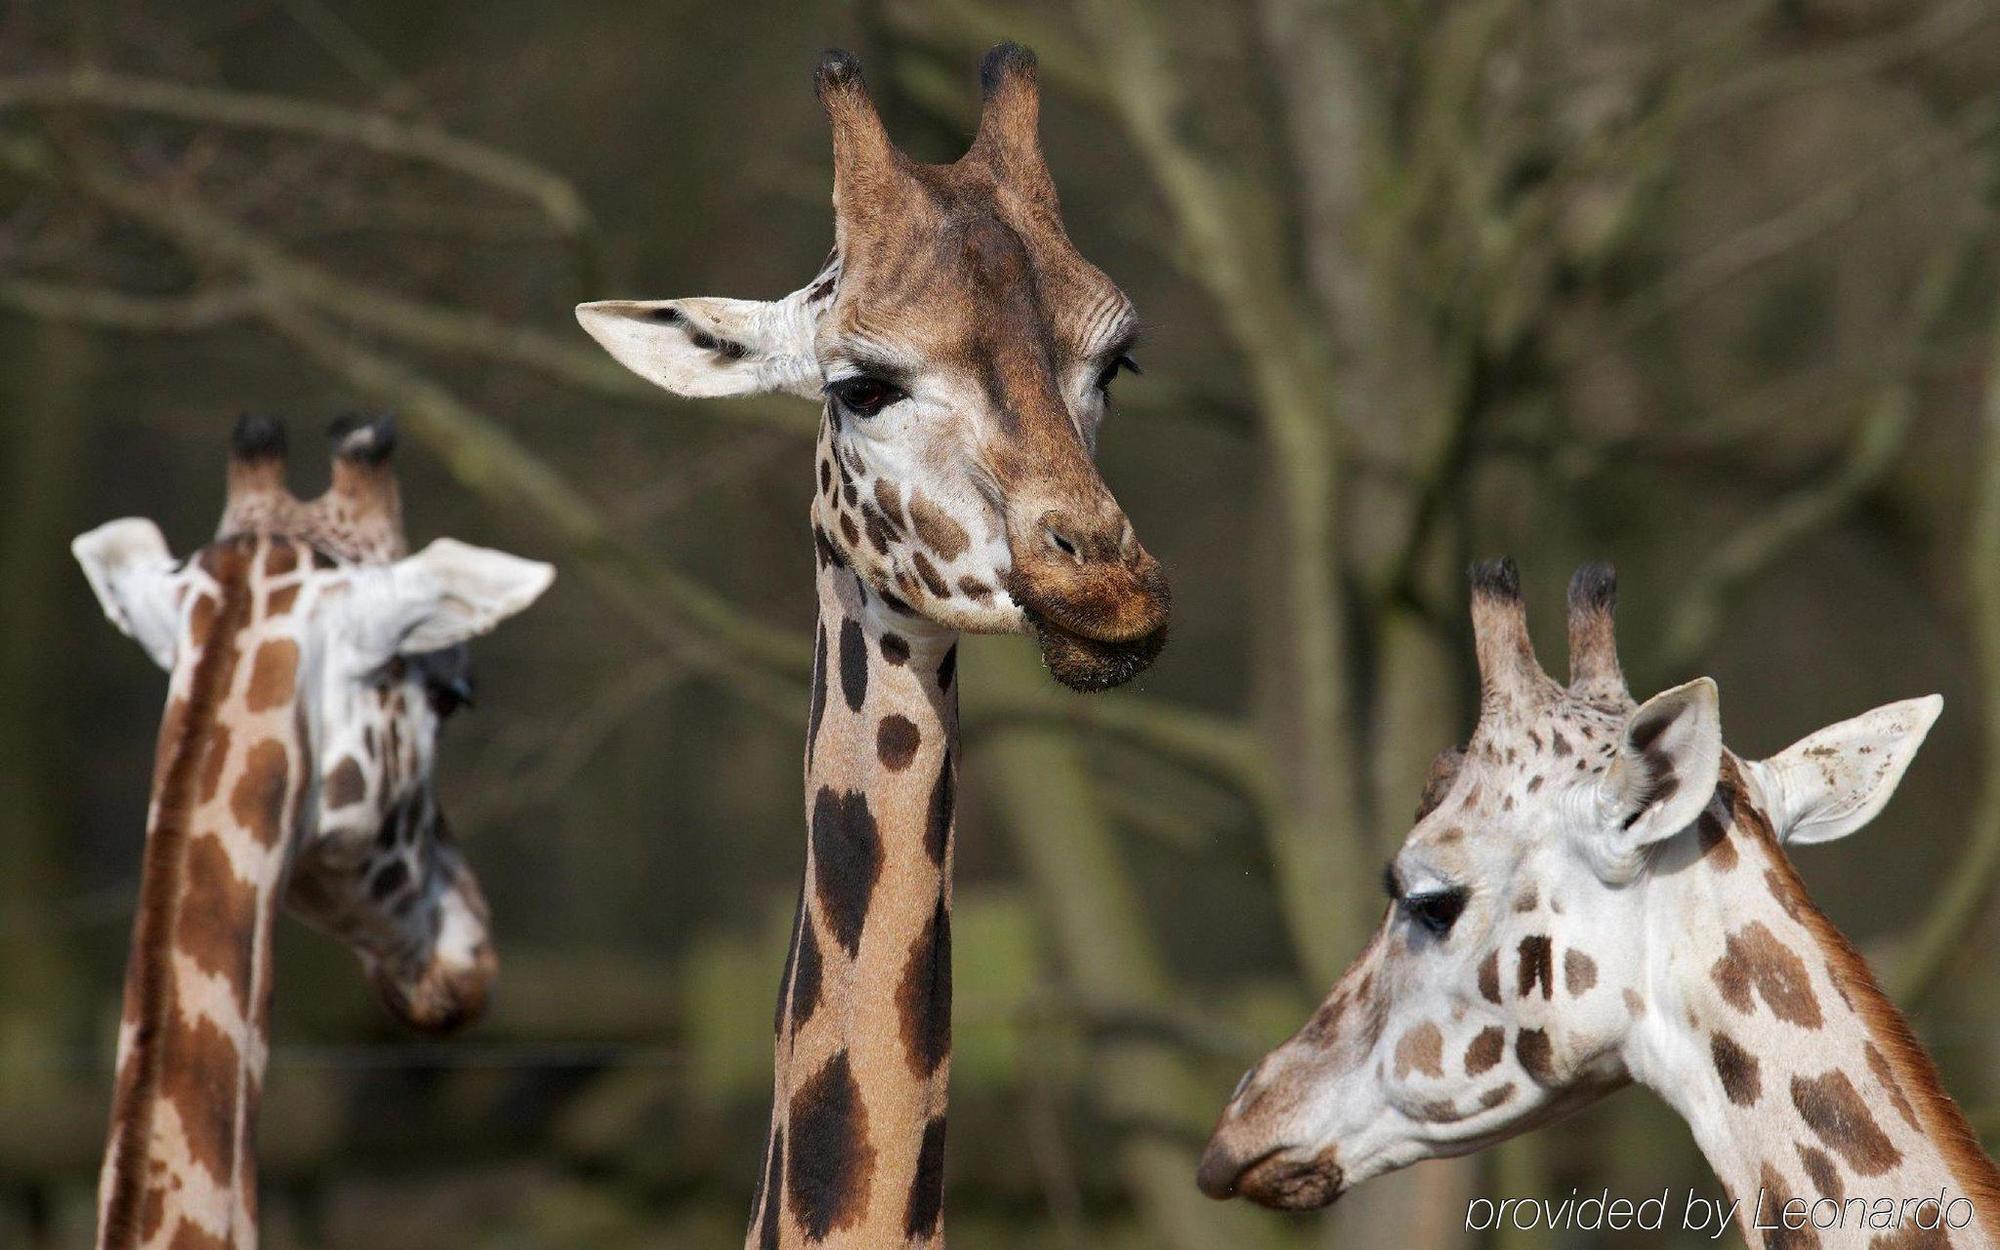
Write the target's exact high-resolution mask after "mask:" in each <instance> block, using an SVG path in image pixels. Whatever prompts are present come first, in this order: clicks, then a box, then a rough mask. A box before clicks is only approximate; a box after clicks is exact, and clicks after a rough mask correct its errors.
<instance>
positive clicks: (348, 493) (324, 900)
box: [75, 416, 554, 1032]
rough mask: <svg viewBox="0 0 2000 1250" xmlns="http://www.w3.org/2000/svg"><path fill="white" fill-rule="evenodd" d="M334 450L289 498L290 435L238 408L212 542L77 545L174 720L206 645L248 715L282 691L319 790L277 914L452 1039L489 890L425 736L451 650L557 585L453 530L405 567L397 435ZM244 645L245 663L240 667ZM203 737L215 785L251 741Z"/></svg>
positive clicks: (449, 680) (436, 713) (436, 724)
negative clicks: (452, 826)
mask: <svg viewBox="0 0 2000 1250" xmlns="http://www.w3.org/2000/svg"><path fill="white" fill-rule="evenodd" d="M332 438H333V474H332V483H331V485H330V486H329V487H328V489H327V491H326V492H325V493H324V494H323V495H321V496H319V497H318V498H316V499H313V500H311V501H301V500H299V499H296V498H294V497H293V496H292V494H291V492H290V491H289V490H288V489H287V488H286V486H285V435H284V428H283V427H282V426H281V425H280V424H278V423H277V422H276V421H274V420H271V419H269V418H262V417H247V416H246V417H245V418H243V419H242V420H240V421H239V422H238V423H237V426H236V430H235V433H234V435H233V438H232V445H231V455H230V464H229V495H228V503H227V505H226V506H225V508H224V511H223V516H222V521H221V523H220V525H219V526H218V527H217V532H216V539H215V541H214V542H213V543H211V544H210V545H209V546H207V547H204V548H202V549H201V550H200V551H197V552H195V553H194V554H193V555H191V556H189V557H188V558H186V559H185V560H176V559H174V557H173V556H172V555H171V554H170V552H169V551H168V548H167V544H166V540H165V539H164V537H162V535H161V534H160V531H159V529H158V527H157V526H155V525H154V524H153V523H152V522H151V521H146V520H141V519H137V518H130V519H126V520H123V521H113V522H111V523H109V524H107V525H104V526H101V527H99V528H98V529H96V530H93V531H91V532H90V533H89V534H86V535H84V536H83V537H81V538H79V539H78V540H77V542H76V544H75V549H76V553H77V556H78V559H79V560H80V561H81V562H82V564H83V566H84V571H85V573H86V575H87V576H88V577H89V579H90V583H91V586H92V588H93V589H94V590H95V591H96V592H97V595H98V598H99V600H100V601H101V602H102V604H103V606H104V609H105V612H106V614H107V615H108V616H109V617H110V618H111V620H112V622H113V623H114V624H116V625H117V626H118V627H119V628H120V629H122V630H124V631H125V632H126V633H127V634H130V635H131V636H132V637H133V638H135V639H136V640H137V641H138V642H139V643H140V644H141V645H142V646H143V647H145V649H146V650H147V652H148V653H149V654H150V655H151V656H152V657H153V659H154V660H155V661H156V662H158V663H159V664H160V666H161V667H162V668H164V669H166V670H167V671H168V672H169V673H170V674H171V675H172V679H173V686H174V690H175V694H174V695H173V696H171V697H170V702H169V715H168V718H167V725H168V726H169V728H171V727H172V726H173V725H174V723H175V719H176V718H175V714H174V708H175V707H177V706H179V705H180V702H181V695H180V688H181V686H182V685H183V684H184V682H185V679H186V674H187V673H188V672H189V671H191V670H192V668H193V666H194V664H195V662H196V661H197V659H198V658H199V655H200V653H201V652H203V651H204V650H212V649H214V648H218V647H221V648H230V649H231V652H230V657H229V658H228V662H229V663H231V664H233V665H234V666H235V667H234V670H233V671H234V673H235V676H234V678H233V679H232V680H233V681H234V682H241V683H245V684H244V685H243V687H242V689H243V692H244V698H245V699H246V701H247V702H248V703H249V704H251V705H255V704H257V703H259V702H260V701H269V700H276V699H278V698H280V691H279V683H278V682H277V680H276V678H277V676H283V677H284V678H285V681H284V682H283V683H282V684H283V687H284V692H283V695H282V697H283V698H285V699H289V700H291V701H293V702H294V703H295V708H294V715H295V717H296V719H297V722H298V724H299V726H300V729H301V730H302V732H301V733H300V735H299V738H300V740H301V742H302V743H303V744H304V747H305V750H306V753H307V755H308V758H307V759H306V760H304V761H302V764H303V766H304V767H305V768H306V769H307V773H308V777H309V779H310V780H311V781H312V782H313V784H311V785H309V786H307V787H305V788H304V789H302V790H301V791H300V793H301V794H302V795H304V796H306V801H305V802H304V803H303V805H302V807H301V810H299V811H298V812H297V813H295V814H294V824H295V830H294V834H293V838H294V842H293V845H294V850H293V855H294V858H293V861H292V868H291V873H290V876H289V878H288V884H287V892H286V903H287V905H288V906H289V907H290V908H291V910H292V911H293V912H294V913H295V914H297V915H299V916H300V917H301V918H303V919H305V920H306V921H307V922H309V923H311V924H313V925H315V926H316V927H319V928H321V929H324V930H326V931H328V932H330V933H332V934H334V935H335V936H337V937H339V938H341V939H343V940H344V941H346V942H348V943H349V944H350V945H352V946H353V947H354V949H355V951H356V953H357V954H358V955H359V956H360V958H361V961H362V964H363V967H364V968H365V969H366V971H367V973H368V975H369V977H370V979H371V981H372V982H373V983H374V985H375V987H376V989H377V991H378V992H379V993H380V994H381V996H382V998H383V1000H384V1002H385V1003H386V1004H387V1005H388V1007H389V1008H390V1010H391V1011H392V1012H393V1013H394V1014H395V1015H396V1016H398V1017H399V1018H400V1019H402V1020H403V1021H404V1022H406V1023H408V1024H410V1025H411V1026H413V1027H416V1028H419V1029H423V1030H425V1031H429V1032H443V1031H449V1030H450V1029H453V1028H455V1027H457V1026H459V1025H461V1024H464V1023H466V1022H467V1021H469V1020H471V1019H473V1018H475V1017H476V1016H477V1015H478V1014H479V1013H480V1011H481V1010H482V1008H483V1007H484V1005H485V1002H486V999H487V995H488V992H489V989H490V986H491V983H492V980H493V977H494V975H495V973H496V971H497V968H498V964H497V960H496V958H495V956H494V953H493V948H492V944H491V942H490V940H489V937H488V933H487V909H486V902H485V899H484V898H483V897H482V896H481V894H480V891H479V885H478V882H477V880H476V879H475V878H474V877H473V875H472V870H471V868H470V867H469V866H467V864H466V862H465V860H464V858H463V857H462V856H461V855H460V853H459V851H458V848H457V847H456V845H455V844H454V843H453V841H452V839H451V836H450V833H449V831H448V829H447V827H446V825H445V821H444V817H443V814H442V812H441V811H440V809H439V806H438V802H437V794H436V787H435V784H434V782H433V766H434V764H435V759H436V750H437V741H438V737H439V733H440V730H441V727H442V725H443V722H444V720H445V719H446V717H448V716H449V715H450V714H451V713H452V712H453V711H454V710H455V709H456V708H458V707H460V706H462V705H463V704H465V703H466V702H468V701H469V699H470V696H471V690H470V684H469V682H470V670H469V668H468V662H467V653H466V647H465V644H466V641H467V640H468V639H469V638H471V637H473V636H474V635H477V634H482V633H485V632H486V631H487V630H489V629H491V628H492V627H493V626H495V625H497V624H498V623H499V622H500V621H502V620H504V619H506V618H507V617H509V616H511V615H513V614H514V613H516V612H518V611H520V610H522V609H523V608H526V607H527V606H528V605H529V604H530V603H532V602H534V600H535V599H536V598H537V597H538V596H539V595H540V594H541V592H542V591H543V590H544V589H545V588H546V587H547V586H548V584H549V581H550V580H551V578H552V577H553V575H554V574H553V570H551V569H550V568H549V566H547V565H545V564H540V563H536V562H534V561H529V560H521V559H517V558H516V557H513V556H509V555H505V554H503V553H501V552H497V551H489V550H485V549H482V548H477V547H470V546H467V545H465V544H463V543H458V542H454V541H453V540H450V539H439V540H438V541H437V542H434V543H432V544H431V545H430V546H429V547H427V548H426V549H425V550H424V551H422V552H419V553H418V554H416V555H414V556H412V555H408V554H406V553H407V547H406V544H405V542H404V538H403V529H402V506H401V499H400V495H399V492H398V488H397V484H396V480H395V477H394V474H393V473H392V472H391V470H390V467H389V456H390V453H391V451H392V450H393V448H394V442H395V429H394V425H393V423H392V422H391V421H390V420H389V418H386V417H384V418H381V419H379V420H376V421H362V420H358V419H353V418H344V419H342V420H340V421H337V422H336V423H335V424H334V426H333V430H332ZM246 560H248V561H249V563H250V564H251V565H254V567H245V562H246ZM225 601H235V602H239V603H240V604H241V607H240V610H237V609H232V611H233V612H234V614H235V615H234V619H236V620H237V624H238V631H237V633H238V636H237V637H225V636H223V631H222V630H221V629H220V628H219V627H218V626H217V624H216V622H217V619H218V617H219V616H221V615H226V614H225V613H224V604H225ZM252 638H256V639H259V640H260V641H257V642H256V643H255V654H254V656H244V655H238V654H237V653H238V652H240V651H241V650H242V649H243V648H245V647H248V646H250V645H252V644H251V641H250V640H251V639H252ZM239 659H240V660H241V661H243V662H241V663H237V660H239ZM280 669H282V670H283V672H282V674H280V673H279V672H278V670H280ZM265 682H268V683H269V684H260V683H265ZM210 732H212V733H213V734H214V735H215V737H214V742H213V744H212V745H210V746H209V747H208V748H207V750H208V751H209V752H210V758H211V760H212V761H213V767H214V769H215V770H216V772H217V774H218V775H219V774H220V771H221V770H222V769H223V768H224V767H225V766H227V765H229V764H230V762H231V761H232V760H236V759H237V757H238V756H241V755H242V754H243V751H244V749H245V748H246V744H245V743H243V742H240V741H239V742H232V738H231V734H230V730H229V726H227V725H221V726H216V727H212V728H211V730H210ZM240 736H241V735H238V737H240ZM164 741H165V739H164V738H163V742H164ZM232 752H234V754H232ZM241 762H242V763H244V764H245V765H247V764H249V763H254V761H248V760H245V761H241Z"/></svg>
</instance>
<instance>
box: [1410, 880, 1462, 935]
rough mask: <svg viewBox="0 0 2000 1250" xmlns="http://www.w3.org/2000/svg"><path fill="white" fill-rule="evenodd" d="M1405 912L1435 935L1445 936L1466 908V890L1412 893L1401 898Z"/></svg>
mask: <svg viewBox="0 0 2000 1250" xmlns="http://www.w3.org/2000/svg"><path fill="white" fill-rule="evenodd" d="M1399 903H1400V905H1401V907H1402V909H1403V914H1404V915H1406V916H1408V917H1409V918H1410V919H1411V920H1413V921H1415V922H1416V923H1417V924H1418V925H1421V926H1422V927H1423V928H1424V929H1425V931H1427V932H1428V933H1430V934H1431V936H1433V937H1440V938H1441V937H1445V936H1446V935H1448V934H1449V933H1450V932H1451V927H1452V925H1454V924H1456V923H1457V922H1458V915H1459V913H1460V912H1462V911H1464V910H1465V890H1464V889H1462V888H1460V889H1450V890H1434V891H1431V892H1430V893H1426V894H1412V895H1409V896H1408V897H1406V898H1403V899H1401V900H1399Z"/></svg>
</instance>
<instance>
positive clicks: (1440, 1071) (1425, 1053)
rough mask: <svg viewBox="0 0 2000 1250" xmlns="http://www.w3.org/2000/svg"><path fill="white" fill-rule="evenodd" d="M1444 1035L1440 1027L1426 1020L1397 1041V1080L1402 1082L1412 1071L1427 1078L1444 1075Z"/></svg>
mask: <svg viewBox="0 0 2000 1250" xmlns="http://www.w3.org/2000/svg"><path fill="white" fill-rule="evenodd" d="M1443 1057H1444V1035H1443V1034H1442V1033H1439V1032H1438V1026H1437V1025H1435V1024H1432V1023H1431V1022H1430V1021H1428V1020H1426V1021H1424V1022H1423V1023H1422V1024H1419V1025H1417V1026H1416V1027H1415V1028H1413V1029H1411V1030H1409V1031H1408V1032H1406V1033H1404V1034H1403V1036H1402V1037H1400V1038H1398V1039H1396V1079H1397V1080H1399V1081H1400V1080H1402V1079H1404V1078H1405V1077H1407V1076H1409V1075H1410V1073H1411V1071H1412V1070H1414V1071H1417V1072H1421V1073H1423V1074H1424V1075H1425V1076H1442V1075H1444V1065H1443Z"/></svg>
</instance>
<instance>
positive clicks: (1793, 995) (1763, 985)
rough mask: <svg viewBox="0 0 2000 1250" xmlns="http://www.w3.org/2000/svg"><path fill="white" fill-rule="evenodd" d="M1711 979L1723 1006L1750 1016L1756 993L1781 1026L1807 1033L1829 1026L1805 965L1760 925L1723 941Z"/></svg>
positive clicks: (1750, 926)
mask: <svg viewBox="0 0 2000 1250" xmlns="http://www.w3.org/2000/svg"><path fill="white" fill-rule="evenodd" d="M1709 976H1710V977H1711V978H1713V979H1714V981H1715V984H1716V987H1717V988H1718V989H1720V990H1721V991H1722V997H1723V1001H1725V1002H1727V1003H1728V1004H1729V1005H1730V1006H1731V1007H1734V1008H1735V1009H1736V1010H1738V1011H1740V1012H1743V1013H1745V1014H1746V1015H1747V1014H1749V1013H1751V1012H1753V1011H1754V1010H1755V1009H1756V1007H1755V1003H1754V1002H1753V1001H1752V994H1753V992H1754V993H1755V995H1756V996H1758V997H1761V998H1762V999H1763V1000H1764V1005H1765V1006H1767V1007H1769V1008H1770V1009H1771V1014H1772V1015H1774V1016H1776V1017H1777V1018H1778V1019H1780V1020H1784V1021H1787V1022H1789V1023H1791V1024H1796V1025H1798V1026H1799V1027H1800V1028H1805V1029H1817V1028H1819V1027H1820V1026H1821V1025H1822V1024H1824V1023H1825V1019H1824V1017H1823V1016H1822V1015H1821V1014H1820V1009H1819V999H1818V998H1817V997H1816V996H1815V995H1814V994H1813V990H1812V978H1811V977H1810V976H1809V975H1808V974H1807V972H1806V965H1805V961H1804V960H1802V959H1800V958H1799V957H1798V955H1797V953H1795V952H1794V951H1793V950H1792V948H1791V947H1789V946H1786V945H1785V944H1784V943H1783V942H1781V941H1779V940H1778V938H1777V935H1775V934H1773V933H1772V932H1771V930H1770V929H1768V928H1766V927H1765V925H1764V922H1763V921H1761V920H1753V921H1751V922H1750V923H1749V924H1747V925H1744V926H1743V927H1742V928H1740V929H1738V930H1736V931H1735V932H1734V933H1731V934H1730V935H1729V936H1728V937H1727V938H1725V939H1724V940H1723V953H1722V957H1721V958H1720V959H1718V960H1716V961H1715V966H1714V967H1713V968H1711V969H1710V970H1709Z"/></svg>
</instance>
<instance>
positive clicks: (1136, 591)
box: [1007, 540, 1172, 691]
mask: <svg viewBox="0 0 2000 1250" xmlns="http://www.w3.org/2000/svg"><path fill="white" fill-rule="evenodd" d="M1007 591H1008V593H1009V594H1010V595H1012V596H1013V598H1014V601H1015V602H1016V603H1018V604H1020V605H1021V611H1022V614H1023V616H1024V617H1025V618H1026V620H1027V623H1028V629H1029V632H1031V633H1033V634H1034V636H1035V641H1036V643H1037V645H1039V646H1040V648H1041V652H1042V662H1043V663H1044V664H1046V665H1047V666H1048V669H1049V672H1050V674H1051V675H1052V676H1054V677H1055V679H1056V680H1057V681H1059V682H1061V683H1062V684H1063V685H1065V686H1068V687H1069V688H1070V689H1072V690H1080V691H1094V690H1109V689H1111V688H1112V687H1113V686H1120V685H1123V684H1124V683H1126V682H1128V681H1130V680H1132V679H1133V678H1134V677H1137V676H1138V675H1139V674H1140V673H1142V672H1144V671H1146V669H1147V667H1148V666H1150V665H1151V664H1152V662H1153V660H1154V659H1155V658H1157V657H1158V656H1159V654H1160V650H1161V648H1163V647H1165V646H1166V645H1167V618H1168V614H1169V612H1170V609H1171V606H1172V595H1171V593H1170V591H1169V589H1168V585H1167V575H1166V570H1165V569H1163V568H1161V567H1160V562H1159V561H1157V560H1155V559H1154V558H1153V557H1152V556H1151V555H1150V554H1149V553H1148V552H1147V551H1146V549H1145V548H1144V547H1141V546H1139V545H1138V543H1137V541H1136V540H1133V541H1132V542H1130V543H1129V544H1127V545H1126V546H1125V548H1123V549H1122V550H1116V551H1114V552H1112V553H1109V555H1108V558H1104V557H1099V558H1092V557H1090V556H1088V555H1082V556H1079V555H1077V554H1075V553H1074V551H1073V550H1065V549H1061V548H1057V549H1055V550H1054V552H1053V554H1052V555H1051V554H1043V553H1037V555H1036V556H1035V557H1033V558H1030V559H1027V560H1019V559H1017V561H1016V563H1015V566H1014V568H1013V570H1012V572H1011V573H1010V574H1009V576H1008V578H1007Z"/></svg>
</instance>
